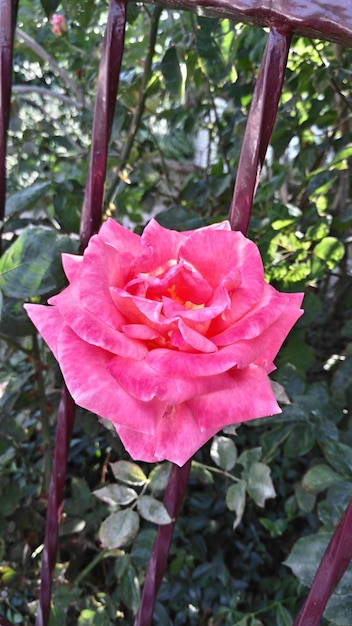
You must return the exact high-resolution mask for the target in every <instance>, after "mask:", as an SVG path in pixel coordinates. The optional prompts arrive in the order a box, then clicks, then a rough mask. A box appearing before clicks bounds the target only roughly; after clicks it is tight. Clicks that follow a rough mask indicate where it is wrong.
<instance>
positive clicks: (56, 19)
mask: <svg viewBox="0 0 352 626" xmlns="http://www.w3.org/2000/svg"><path fill="white" fill-rule="evenodd" d="M50 24H51V26H52V28H51V30H52V32H53V33H54V35H56V36H57V37H61V35H63V34H64V33H67V24H66V20H65V16H64V15H61V14H60V13H54V14H53V15H52V16H51V18H50Z"/></svg>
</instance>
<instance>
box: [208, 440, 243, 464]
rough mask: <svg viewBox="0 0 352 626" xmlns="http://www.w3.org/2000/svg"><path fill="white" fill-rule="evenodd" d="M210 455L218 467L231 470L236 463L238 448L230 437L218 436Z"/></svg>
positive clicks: (212, 445) (213, 442)
mask: <svg viewBox="0 0 352 626" xmlns="http://www.w3.org/2000/svg"><path fill="white" fill-rule="evenodd" d="M210 456H211V458H212V459H213V461H214V463H216V465H217V466H218V467H221V469H223V470H226V471H230V470H232V468H234V467H235V465H236V461H237V449H236V446H235V444H234V442H233V441H232V439H229V437H221V436H216V437H214V439H213V441H212V444H211V448H210Z"/></svg>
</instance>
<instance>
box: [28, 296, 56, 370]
mask: <svg viewBox="0 0 352 626" xmlns="http://www.w3.org/2000/svg"><path fill="white" fill-rule="evenodd" d="M24 308H25V309H26V311H27V313H28V315H29V317H30V319H31V320H32V322H33V324H34V326H35V327H36V328H37V329H38V330H39V332H40V334H41V335H42V337H43V339H44V341H45V342H46V343H47V344H48V346H49V348H50V350H51V351H52V353H53V355H54V357H55V358H56V360H58V355H57V338H58V334H59V332H60V330H61V328H62V327H63V325H64V320H63V319H62V316H61V315H60V313H59V311H58V310H57V309H56V308H55V307H52V306H51V307H49V306H45V305H43V304H25V305H24Z"/></svg>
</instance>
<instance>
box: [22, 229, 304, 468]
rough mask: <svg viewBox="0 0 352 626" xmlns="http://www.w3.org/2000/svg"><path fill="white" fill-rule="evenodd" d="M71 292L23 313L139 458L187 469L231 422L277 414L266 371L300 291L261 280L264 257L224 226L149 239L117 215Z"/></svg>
mask: <svg viewBox="0 0 352 626" xmlns="http://www.w3.org/2000/svg"><path fill="white" fill-rule="evenodd" d="M63 265H64V269H65V272H66V275H67V278H68V280H69V285H68V287H66V289H64V290H63V291H62V292H61V293H60V294H58V295H56V296H54V297H52V298H50V300H49V304H51V305H52V306H50V307H48V306H45V305H36V304H27V305H25V306H26V309H27V312H28V314H29V316H30V318H31V320H32V321H33V323H34V324H35V325H36V327H37V328H38V330H39V331H40V333H41V334H42V336H43V337H44V339H45V341H46V342H47V343H48V345H49V347H50V348H51V350H52V351H53V353H54V355H55V357H56V358H57V360H58V362H59V364H60V366H61V370H62V373H63V376H64V379H65V381H66V384H67V386H68V388H69V390H70V392H71V394H72V396H73V398H74V400H75V401H76V403H77V404H78V405H80V406H82V407H84V408H86V409H89V410H90V411H93V412H95V413H97V414H98V415H100V416H102V417H104V418H105V419H107V420H110V421H111V422H112V423H113V424H114V426H115V428H116V430H117V432H118V434H119V436H120V438H121V439H122V442H123V444H124V445H125V447H126V449H127V450H128V452H129V453H130V455H131V456H132V458H134V459H136V460H137V459H139V460H143V461H161V460H163V459H168V460H170V461H173V462H174V463H177V464H178V465H180V466H182V465H183V464H184V463H185V462H186V461H187V460H188V459H189V458H190V457H191V456H192V455H193V453H194V452H196V450H198V449H199V448H200V447H201V446H202V445H203V444H204V443H205V442H206V441H208V439H209V438H210V437H212V436H213V435H215V433H217V432H218V431H219V430H220V429H221V428H223V427H224V426H226V425H228V424H234V423H239V422H244V421H246V420H250V419H254V418H258V417H263V416H266V415H272V414H274V413H280V408H279V406H278V404H277V402H276V400H275V397H274V394H273V392H272V390H271V386H270V381H269V378H268V373H270V372H271V371H272V370H273V369H274V365H273V359H274V358H275V356H276V354H277V352H278V350H279V348H280V346H281V344H282V342H283V341H284V339H285V337H286V336H287V334H288V332H289V331H290V329H291V328H292V326H293V325H294V323H295V322H296V321H297V319H298V318H299V317H300V316H301V314H302V310H301V309H300V305H301V302H302V298H303V296H302V294H292V293H289V294H284V293H279V292H278V291H276V289H274V288H273V287H272V286H271V285H269V284H268V283H266V282H265V280H264V271H263V265H262V261H261V258H260V255H259V251H258V249H257V247H256V246H255V244H254V243H253V242H252V241H250V240H249V239H246V238H245V237H244V236H243V235H242V234H241V233H239V232H234V231H231V228H230V225H229V223H228V222H227V221H225V222H222V223H221V224H215V225H214V226H209V227H206V228H201V229H199V230H194V231H188V232H184V233H178V232H176V231H172V230H167V229H165V228H162V227H161V226H160V225H159V224H158V223H157V222H156V221H154V220H152V221H151V222H150V223H149V224H148V226H147V227H146V228H145V230H144V232H143V235H142V236H141V237H139V236H138V235H136V234H134V233H131V232H129V231H127V230H126V229H124V228H122V226H120V225H119V224H117V223H116V222H115V221H114V220H112V219H109V220H108V221H107V222H105V223H104V224H103V226H102V228H101V230H100V232H99V234H98V235H95V236H94V237H92V239H91V240H90V243H89V245H88V247H87V249H86V251H85V253H84V255H83V256H74V255H69V254H64V255H63Z"/></svg>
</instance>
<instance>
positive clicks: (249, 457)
mask: <svg viewBox="0 0 352 626" xmlns="http://www.w3.org/2000/svg"><path fill="white" fill-rule="evenodd" d="M261 457H262V449H261V448H251V449H250V450H245V451H244V452H242V454H240V456H239V457H238V459H237V463H240V465H243V472H242V475H243V477H244V478H247V474H248V472H249V470H250V468H251V467H252V465H253V463H255V462H256V461H259V459H261Z"/></svg>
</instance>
